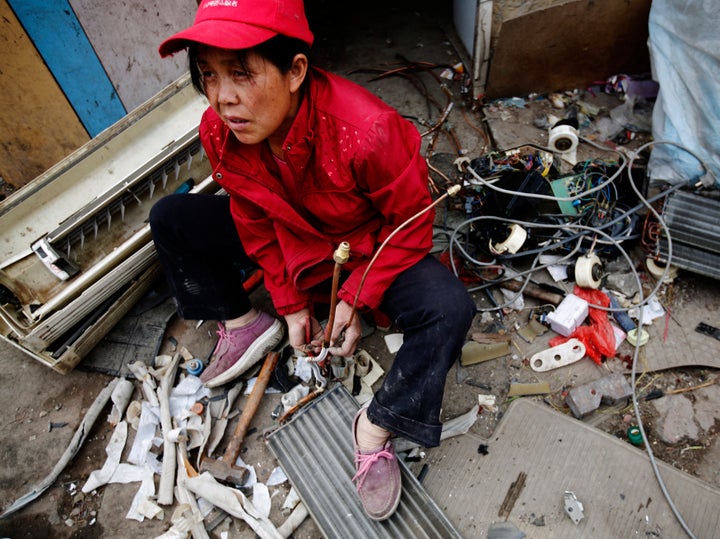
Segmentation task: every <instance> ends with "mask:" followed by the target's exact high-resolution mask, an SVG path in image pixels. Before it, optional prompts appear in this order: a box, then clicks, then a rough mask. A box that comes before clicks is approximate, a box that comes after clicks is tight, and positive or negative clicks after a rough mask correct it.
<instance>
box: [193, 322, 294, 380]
mask: <svg viewBox="0 0 720 539" xmlns="http://www.w3.org/2000/svg"><path fill="white" fill-rule="evenodd" d="M284 333H285V332H284V330H283V327H282V324H281V323H280V321H279V320H275V321H274V322H273V324H272V326H270V327H269V328H267V329H266V330H265V332H264V333H263V334H262V335H260V336H259V337H258V338H257V339H255V341H253V343H252V344H251V345H250V347H249V348H248V349H247V350H245V353H244V354H243V355H242V356H240V357H239V358H238V360H237V361H236V362H235V363H234V364H233V366H232V367H230V368H229V369H228V370H226V371H225V372H223V373H221V374H219V375H218V376H216V377H215V378H213V379H212V380H208V381H207V382H205V383H204V385H205V387H208V388H213V387H217V386H221V385H223V384H226V383H228V382H229V381H230V380H232V379H233V378H237V377H238V376H240V375H241V374H242V373H243V372H245V371H246V370H247V369H249V368H250V367H251V366H252V365H253V364H255V363H257V362H258V361H259V360H260V359H262V356H264V355H265V353H266V350H267V351H269V350H272V349H273V348H275V346H277V344H278V343H279V342H280V341H281V340H282V338H283V336H284Z"/></svg>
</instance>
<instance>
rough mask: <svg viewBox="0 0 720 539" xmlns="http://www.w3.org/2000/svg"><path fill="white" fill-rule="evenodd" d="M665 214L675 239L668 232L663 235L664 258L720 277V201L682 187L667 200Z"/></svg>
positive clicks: (662, 250) (661, 241)
mask: <svg viewBox="0 0 720 539" xmlns="http://www.w3.org/2000/svg"><path fill="white" fill-rule="evenodd" d="M662 218H663V220H664V221H665V224H666V225H667V227H668V231H669V236H670V240H671V241H670V244H668V237H667V235H666V234H664V233H663V235H662V236H661V237H660V241H659V242H658V248H659V258H660V260H661V261H662V262H665V263H667V262H668V259H670V264H672V265H674V266H677V267H679V268H683V269H686V270H689V271H692V272H694V273H699V274H701V275H706V276H708V277H713V278H715V279H720V201H718V200H716V199H713V198H710V197H708V196H703V195H699V194H696V193H692V192H689V191H682V190H678V191H675V192H673V193H671V194H670V195H669V196H668V197H667V199H666V200H665V204H664V206H663V211H662ZM669 245H672V251H671V249H670V247H669Z"/></svg>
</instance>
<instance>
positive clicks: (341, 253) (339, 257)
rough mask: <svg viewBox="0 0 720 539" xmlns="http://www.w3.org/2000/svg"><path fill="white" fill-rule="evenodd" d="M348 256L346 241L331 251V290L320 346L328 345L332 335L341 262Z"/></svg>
mask: <svg viewBox="0 0 720 539" xmlns="http://www.w3.org/2000/svg"><path fill="white" fill-rule="evenodd" d="M349 258H350V244H349V243H348V242H346V241H344V242H342V243H341V244H340V245H338V248H337V249H335V252H334V253H333V260H334V261H335V269H334V270H333V279H332V290H331V292H330V314H329V315H328V322H327V326H325V335H324V336H323V342H322V347H323V348H327V347H328V346H330V338H331V337H332V330H333V325H334V324H335V309H336V308H337V295H338V288H339V287H340V272H341V271H342V267H343V264H345V262H347V261H348V259H349Z"/></svg>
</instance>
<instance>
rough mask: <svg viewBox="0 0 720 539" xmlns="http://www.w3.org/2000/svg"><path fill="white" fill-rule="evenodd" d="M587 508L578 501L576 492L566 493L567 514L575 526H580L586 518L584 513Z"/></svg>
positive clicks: (567, 491)
mask: <svg viewBox="0 0 720 539" xmlns="http://www.w3.org/2000/svg"><path fill="white" fill-rule="evenodd" d="M584 510H585V508H584V507H583V504H582V503H581V502H580V500H578V499H577V496H575V493H574V492H570V491H569V490H566V491H565V513H567V516H569V517H570V520H572V521H573V522H574V523H575V524H579V523H580V521H581V520H582V519H583V518H584V517H585V514H584V513H583V511H584Z"/></svg>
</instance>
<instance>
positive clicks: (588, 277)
mask: <svg viewBox="0 0 720 539" xmlns="http://www.w3.org/2000/svg"><path fill="white" fill-rule="evenodd" d="M601 274H602V263H601V262H600V259H599V258H598V256H597V255H596V254H594V253H588V254H586V255H583V256H581V257H580V258H578V259H577V261H576V262H575V283H576V284H577V285H578V286H580V287H582V288H594V289H596V290H597V289H598V288H600V282H601Z"/></svg>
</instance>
